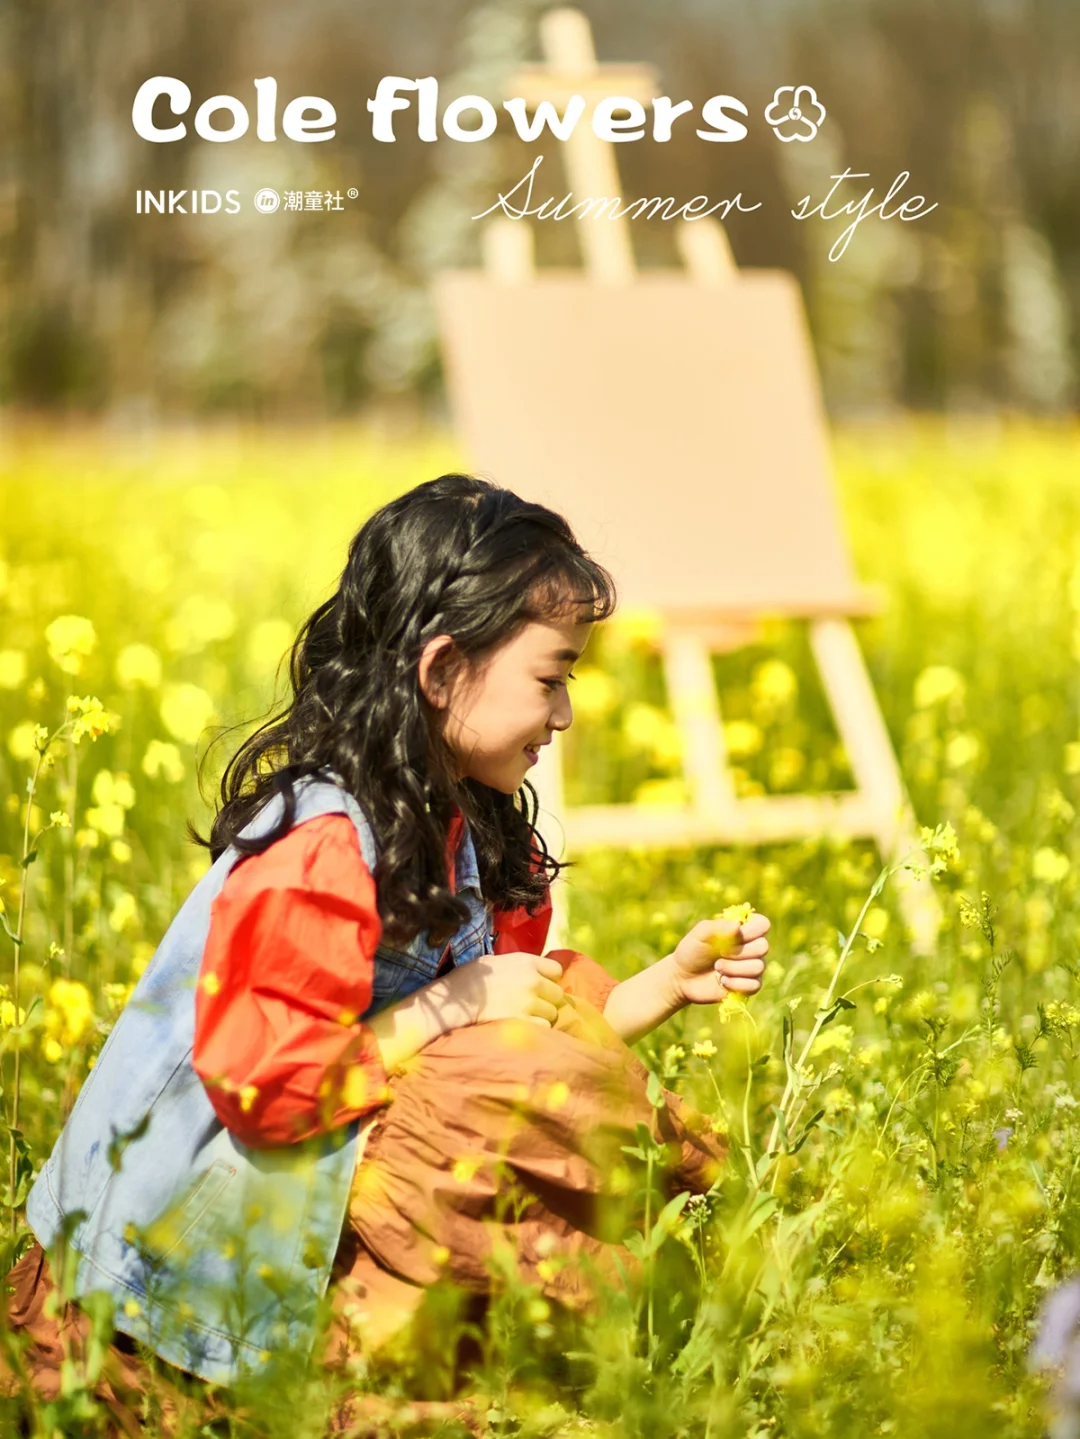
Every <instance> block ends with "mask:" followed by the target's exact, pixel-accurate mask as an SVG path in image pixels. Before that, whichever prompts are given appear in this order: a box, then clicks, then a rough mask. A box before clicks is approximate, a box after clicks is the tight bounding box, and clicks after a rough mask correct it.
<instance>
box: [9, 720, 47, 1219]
mask: <svg viewBox="0 0 1080 1439" xmlns="http://www.w3.org/2000/svg"><path fill="white" fill-rule="evenodd" d="M45 749H48V745H46V747H45ZM44 758H45V750H38V752H37V763H36V764H35V765H34V774H33V777H32V778H31V780H30V783H29V785H28V786H27V790H26V818H25V819H24V821H23V848H22V877H21V879H20V881H19V913H18V918H17V919H16V921H15V933H14V935H13V936H12V939H13V947H14V950H15V957H14V960H13V962H12V971H11V1002H12V1005H13V1007H14V1011H15V1031H16V1033H17V1035H18V1039H17V1040H16V1042H15V1074H14V1080H13V1083H12V1095H11V1133H10V1134H9V1136H8V1183H9V1185H10V1188H9V1190H8V1198H9V1200H10V1204H11V1210H10V1224H11V1237H12V1239H14V1238H15V1229H16V1225H15V1180H16V1176H17V1173H18V1149H17V1147H16V1141H15V1131H16V1130H17V1129H18V1127H19V1090H20V1082H21V1075H22V1029H21V1027H20V1023H19V957H20V955H21V953H22V941H23V925H24V923H25V920H26V895H27V889H28V888H29V884H30V865H29V864H28V863H27V861H28V859H29V857H30V815H31V811H32V810H33V808H34V796H35V794H36V793H37V784H38V778H39V776H40V775H41V762H42V760H43V759H44Z"/></svg>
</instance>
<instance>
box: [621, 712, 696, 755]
mask: <svg viewBox="0 0 1080 1439" xmlns="http://www.w3.org/2000/svg"><path fill="white" fill-rule="evenodd" d="M622 732H623V737H624V738H625V740H626V742H627V743H628V744H629V745H630V746H631V748H633V749H636V750H641V751H642V752H643V753H645V754H648V755H650V756H651V757H652V758H653V759H654V760H656V761H657V762H658V763H660V764H678V763H679V761H680V759H681V757H682V737H681V736H680V734H679V731H678V729H677V728H676V726H675V723H674V721H673V720H672V719H671V718H670V717H669V716H668V715H666V714H665V713H664V711H663V710H661V709H657V707H656V706H655V705H650V704H644V703H643V702H640V701H638V702H636V703H634V704H632V705H629V706H628V707H627V709H626V712H625V714H624V715H623V723H622Z"/></svg>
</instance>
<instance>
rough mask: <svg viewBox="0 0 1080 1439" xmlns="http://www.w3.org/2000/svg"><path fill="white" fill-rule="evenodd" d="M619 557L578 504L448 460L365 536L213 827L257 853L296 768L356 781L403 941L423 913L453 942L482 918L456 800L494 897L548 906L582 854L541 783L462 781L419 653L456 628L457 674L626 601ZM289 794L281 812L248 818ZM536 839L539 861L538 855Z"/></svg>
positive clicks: (388, 909)
mask: <svg viewBox="0 0 1080 1439" xmlns="http://www.w3.org/2000/svg"><path fill="white" fill-rule="evenodd" d="M615 605H616V593H615V585H614V581H613V580H612V578H611V576H610V574H609V573H608V572H607V570H605V569H604V568H603V567H602V566H601V565H599V564H598V563H597V562H596V561H595V560H593V559H591V558H590V556H589V555H587V554H586V553H585V551H584V550H583V549H582V548H581V546H580V545H579V544H578V542H577V541H576V539H575V538H574V535H573V532H572V530H571V529H570V526H569V525H568V524H567V522H566V520H565V519H563V517H562V516H561V515H558V514H556V513H555V512H554V511H552V510H549V509H546V508H545V507H544V506H543V505H538V504H531V503H529V502H528V501H526V500H523V499H521V498H519V496H517V495H515V494H513V493H512V491H510V490H507V489H503V488H502V487H501V486H498V485H495V484H492V483H491V482H489V481H487V480H482V479H477V478H474V477H473V476H471V475H458V474H450V475H441V476H440V477H439V478H438V479H435V480H429V481H428V482H427V483H425V484H421V485H417V486H416V487H415V488H414V489H412V490H409V491H408V492H407V493H406V494H404V495H401V496H399V498H397V499H395V500H392V501H391V502H390V503H389V504H387V505H384V506H383V507H382V508H381V509H380V510H378V511H376V513H375V514H373V515H372V516H371V518H370V519H369V520H368V521H367V522H366V523H365V524H364V525H363V526H362V527H361V529H360V530H359V532H358V533H357V535H356V536H355V538H354V539H353V541H352V544H351V545H350V546H349V557H348V562H347V564H346V566H345V570H344V573H343V574H342V576H341V582H340V584H339V586H338V589H337V592H336V593H335V594H334V595H333V596H332V598H330V599H329V600H327V601H326V603H325V604H322V605H320V606H319V608H318V609H317V610H316V611H315V612H314V614H312V615H311V616H310V618H309V619H308V620H307V621H306V622H305V623H304V625H303V626H302V628H301V630H300V633H299V635H298V637H297V639H296V643H295V644H294V645H293V648H292V653H291V656H290V664H289V672H290V678H291V682H292V692H293V693H292V702H291V703H290V704H288V705H287V707H286V708H285V709H284V710H283V711H281V712H280V713H277V714H275V715H272V716H271V717H270V718H269V719H267V720H266V722H265V723H264V724H262V725H261V726H260V728H259V729H257V730H256V731H255V732H254V733H253V734H252V735H251V736H250V737H249V738H248V739H247V740H246V741H245V743H244V744H243V745H242V746H241V747H240V749H239V750H238V751H237V753H236V754H235V755H234V756H233V758H232V759H231V760H230V762H229V764H228V765H227V767H226V769H225V773H224V775H223V777H222V781H221V805H220V808H219V810H218V813H217V816H216V818H215V820H214V824H213V827H212V830H211V834H210V838H209V840H201V843H203V844H206V845H207V846H208V847H209V849H210V851H211V854H212V855H213V856H214V858H215V859H216V858H217V856H218V855H220V854H221V853H222V852H223V851H224V850H225V849H226V848H227V847H228V846H229V845H233V846H234V847H235V848H236V849H237V850H239V851H240V853H241V854H245V855H246V854H255V853H258V852H260V851H261V850H263V849H265V848H266V847H267V846H268V845H270V844H272V843H273V842H274V841H275V840H276V839H279V838H281V836H282V835H284V834H285V833H286V832H287V831H288V830H289V829H290V828H291V826H292V824H293V820H294V817H295V796H294V792H293V783H294V781H296V780H298V779H300V778H302V777H303V776H305V775H312V774H315V773H316V772H318V771H320V770H324V769H330V770H332V771H334V773H335V774H337V775H338V776H339V777H340V779H341V781H342V782H343V783H344V785H345V786H346V788H347V789H348V790H349V791H350V792H351V793H352V794H353V795H354V796H355V798H356V800H357V801H358V803H359V804H360V806H361V808H362V809H363V811H364V813H365V815H366V816H367V818H368V821H369V822H370V824H371V825H372V828H373V830H374V833H375V841H376V849H377V852H378V861H377V864H376V869H375V882H376V892H377V896H378V906H379V914H380V917H381V919H382V923H383V929H384V933H385V935H386V937H387V939H388V941H390V942H393V943H399V944H400V943H407V942H408V941H409V940H410V939H412V938H413V937H414V936H415V935H416V934H418V933H419V932H420V931H421V930H426V931H427V932H428V935H429V937H430V941H431V942H432V943H435V944H441V943H445V941H446V940H447V939H448V938H449V937H450V935H452V934H453V933H454V932H455V931H456V930H457V929H458V928H459V927H460V925H461V923H462V922H463V921H464V920H465V918H466V917H467V911H466V906H465V903H464V901H463V900H461V899H458V898H456V897H455V896H454V895H453V894H452V893H451V890H450V887H449V878H448V875H447V872H446V860H445V850H446V842H447V835H448V832H449V825H450V819H451V816H452V813H453V807H454V805H455V804H457V805H460V807H461V809H462V811H463V812H464V815H465V818H466V820H467V822H468V824H469V827H470V830H471V833H472V837H473V842H474V844H475V847H476V856H477V863H478V866H479V870H480V883H481V887H482V889H483V893H484V896H485V898H486V899H489V900H491V901H492V902H493V903H495V904H499V905H506V906H518V905H524V906H525V907H526V908H527V909H529V910H530V911H533V910H535V909H536V907H537V906H538V904H539V902H540V901H541V900H542V898H543V896H544V893H545V891H546V888H547V885H548V883H549V882H550V880H551V879H552V878H554V877H555V876H556V875H558V873H559V871H560V870H561V869H562V868H564V865H563V864H561V863H560V862H559V861H558V860H556V859H555V858H554V857H553V856H552V855H550V854H549V853H548V851H547V847H546V846H545V844H544V842H543V839H542V838H541V836H540V835H539V833H538V832H537V831H536V829H535V828H534V825H535V821H536V813H537V796H536V791H535V790H534V789H533V787H532V785H530V784H528V783H527V782H523V784H522V786H521V789H519V790H518V791H517V793H516V794H513V795H508V794H503V793H501V792H499V791H496V790H493V789H492V788H490V787H489V786H488V785H484V784H481V783H479V782H478V781H476V780H473V779H471V778H467V779H464V780H459V779H458V778H457V772H456V768H455V764H454V758H453V755H452V752H451V750H450V748H449V746H448V744H447V743H446V741H445V739H444V738H443V737H442V733H441V729H442V726H441V724H440V723H439V718H438V713H439V712H438V711H437V710H435V709H434V708H433V707H432V706H431V705H429V704H428V703H427V701H426V700H425V699H424V696H423V694H422V692H421V689H420V684H419V678H418V663H419V660H420V655H421V653H422V651H423V649H424V646H425V644H426V643H427V641H428V640H430V639H431V638H432V637H433V636H435V635H440V634H448V635H450V636H451V637H452V638H453V640H454V645H453V648H452V650H451V653H450V656H449V665H448V667H447V671H446V672H447V675H448V678H450V679H452V678H453V676H454V674H455V673H458V672H460V671H461V670H462V669H464V668H465V667H468V666H470V665H473V666H475V665H477V664H479V663H481V662H482V661H483V660H484V659H485V658H486V657H487V656H488V655H489V654H490V653H491V652H492V651H494V650H495V649H496V648H498V647H499V646H500V645H502V644H503V643H505V642H506V641H508V640H511V639H513V638H514V637H515V635H517V634H518V633H519V632H520V630H521V629H522V628H524V626H525V625H527V624H528V623H530V622H531V621H541V620H547V621H551V620H552V619H553V618H556V617H562V616H564V615H566V616H571V617H572V618H574V619H577V620H583V621H585V622H592V621H596V620H602V619H606V618H607V617H608V616H609V615H610V614H611V613H612V612H613V611H614V609H615ZM274 794H281V795H282V797H283V800H284V813H283V815H282V819H281V822H280V824H279V825H277V826H276V828H274V829H273V830H271V831H270V832H268V833H267V834H265V835H264V836H262V837H261V838H259V839H241V838H240V832H241V831H242V830H243V829H244V827H245V826H246V825H247V824H248V823H249V821H250V820H251V819H252V818H253V817H254V816H255V815H256V814H257V813H258V811H259V810H260V809H261V808H262V807H263V805H265V803H266V802H267V800H268V799H269V798H270V797H271V796H272V795H274ZM534 853H535V855H536V857H537V861H538V868H537V870H536V871H535V872H534V870H533V868H532V856H533V854H534Z"/></svg>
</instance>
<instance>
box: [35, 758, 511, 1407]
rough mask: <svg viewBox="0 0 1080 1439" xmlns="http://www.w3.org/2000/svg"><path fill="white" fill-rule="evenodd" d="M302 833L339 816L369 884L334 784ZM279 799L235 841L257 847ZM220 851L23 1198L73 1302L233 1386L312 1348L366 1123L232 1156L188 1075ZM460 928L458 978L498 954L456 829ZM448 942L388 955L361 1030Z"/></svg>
mask: <svg viewBox="0 0 1080 1439" xmlns="http://www.w3.org/2000/svg"><path fill="white" fill-rule="evenodd" d="M296 801H297V803H296V817H295V821H294V823H295V824H300V823H303V822H304V821H305V820H308V819H311V818H313V817H315V816H316V815H323V814H347V815H348V816H349V818H350V819H351V820H352V822H353V824H354V825H355V827H356V833H357V838H358V841H359V845H360V850H361V853H362V855H363V858H364V860H365V863H366V864H367V865H368V867H369V869H371V870H374V867H375V860H376V852H375V843H374V836H373V832H372V829H371V826H370V824H369V823H368V821H367V819H366V818H365V816H364V813H363V811H362V810H361V808H360V806H359V805H358V804H357V803H356V801H355V799H354V798H353V797H352V796H351V795H350V794H348V793H347V792H346V791H345V790H344V789H343V788H342V787H341V786H340V785H339V784H338V783H336V782H335V781H334V779H333V777H327V778H322V777H320V778H318V779H313V780H306V781H302V782H301V783H299V784H298V785H297V786H296ZM281 813H282V801H281V799H280V797H275V798H274V799H273V800H272V801H270V802H269V803H268V804H267V805H266V807H265V808H264V809H263V810H262V811H261V812H260V814H259V815H258V816H256V818H255V819H254V820H253V821H252V822H251V824H250V825H248V827H247V829H246V830H245V831H244V834H245V836H247V835H256V834H259V833H265V832H266V830H268V829H269V828H270V827H271V826H272V825H273V824H274V823H275V822H277V820H278V819H279V818H280V815H281ZM239 859H240V856H239V855H238V853H237V851H236V850H235V849H234V848H232V847H231V846H230V848H229V849H227V850H226V851H225V852H224V853H223V854H222V855H220V856H219V858H218V860H217V861H216V863H215V864H214V865H213V866H212V868H211V869H210V870H209V871H208V872H207V874H206V875H204V876H203V878H202V879H201V880H200V881H199V883H198V884H197V885H196V886H195V888H194V890H193V891H192V893H191V894H190V895H189V896H188V898H187V900H186V901H185V903H184V904H183V906H182V907H181V909H180V911H179V913H178V914H177V916H176V918H175V919H174V921H173V923H172V924H171V925H170V927H169V929H168V931H167V933H166V935H165V937H164V939H163V940H162V941H161V944H160V945H159V946H158V949H157V951H156V952H155V954H154V957H153V959H152V960H151V961H150V963H149V965H148V966H147V969H146V971H145V973H144V974H143V976H142V978H141V979H140V980H139V983H138V986H137V987H136V989H135V991H134V993H133V994H132V996H131V999H130V1000H129V1002H128V1004H127V1006H126V1007H125V1009H124V1011H123V1013H122V1014H121V1015H120V1018H119V1019H118V1020H117V1022H116V1025H115V1027H114V1028H113V1031H112V1033H111V1034H110V1035H109V1037H108V1039H107V1040H106V1043H105V1046H104V1048H103V1049H102V1051H101V1054H100V1055H99V1057H98V1061H97V1063H96V1064H95V1066H94V1068H93V1069H92V1070H91V1072H90V1074H89V1076H88V1077H87V1079H86V1082H85V1084H84V1085H83V1087H82V1089H81V1091H80V1093H79V1096H78V1099H77V1100H76V1103H75V1107H74V1109H73V1110H72V1112H71V1116H70V1118H69V1119H68V1122H67V1124H66V1125H65V1126H64V1129H63V1131H62V1132H61V1134H60V1137H59V1139H58V1140H57V1142H56V1145H55V1147H54V1149H53V1152H52V1154H51V1156H50V1157H49V1159H48V1160H47V1161H46V1163H45V1165H44V1167H43V1168H42V1170H41V1173H40V1174H39V1176H38V1178H37V1180H36V1182H35V1184H34V1186H33V1188H32V1189H31V1191H30V1195H29V1198H28V1200H27V1206H26V1212H27V1218H28V1220H29V1223H30V1225H31V1227H32V1228H33V1230H34V1233H35V1234H36V1235H37V1237H38V1240H39V1241H40V1242H41V1244H42V1246H43V1247H44V1248H45V1249H46V1250H48V1251H49V1252H50V1254H51V1255H52V1258H53V1264H54V1267H55V1266H56V1265H57V1264H58V1263H59V1262H60V1256H61V1254H63V1255H64V1256H65V1257H64V1263H65V1264H66V1265H67V1269H66V1271H65V1278H66V1280H67V1282H68V1287H69V1292H71V1293H73V1294H74V1296H75V1297H76V1298H79V1297H82V1296H84V1295H86V1294H87V1293H89V1292H91V1291H101V1290H104V1291H106V1292H107V1293H108V1294H110V1295H111V1296H112V1298H113V1301H114V1306H115V1324H116V1327H117V1329H119V1330H121V1331H123V1332H124V1333H126V1334H129V1335H131V1336H133V1337H134V1338H136V1339H139V1340H141V1341H142V1342H143V1343H145V1344H147V1345H149V1346H150V1347H151V1348H152V1349H154V1350H155V1351H156V1352H157V1353H158V1354H160V1355H161V1356H162V1358H164V1359H166V1360H168V1361H169V1362H170V1363H172V1364H176V1365H179V1366H180V1367H181V1368H183V1369H188V1370H190V1371H191V1372H192V1373H195V1374H198V1375H200V1376H202V1377H203V1378H204V1379H209V1380H215V1381H217V1382H220V1383H226V1384H227V1383H231V1382H233V1381H235V1380H236V1379H237V1378H238V1377H239V1375H240V1374H241V1372H251V1371H255V1372H258V1370H259V1369H260V1368H261V1367H262V1366H265V1365H267V1364H269V1363H270V1362H271V1360H272V1358H273V1356H274V1355H275V1354H276V1353H278V1352H280V1351H281V1350H283V1349H287V1350H289V1351H291V1352H296V1351H300V1352H307V1351H309V1350H310V1348H311V1345H312V1343H313V1341H314V1337H315V1332H316V1325H317V1319H318V1308H319V1302H320V1300H321V1298H322V1296H323V1295H324V1293H325V1291H326V1286H327V1281H328V1279H329V1275H330V1269H331V1265H332V1263H333V1260H334V1255H335V1251H336V1249H337V1245H338V1240H339V1238H340V1234H341V1228H342V1224H343V1223H344V1218H345V1210H346V1205H347V1202H348V1197H349V1189H350V1186H351V1183H352V1177H353V1170H354V1167H355V1164H356V1157H357V1142H356V1139H357V1129H358V1127H359V1125H358V1122H357V1121H354V1122H353V1123H351V1124H349V1125H347V1126H343V1127H341V1128H340V1129H337V1130H334V1131H332V1132H331V1133H330V1134H327V1135H323V1136H318V1137H316V1138H313V1139H309V1140H305V1141H303V1142H301V1143H298V1144H293V1145H287V1146H281V1147H278V1148H273V1149H251V1148H248V1147H247V1146H245V1145H243V1144H241V1143H240V1142H239V1141H238V1140H237V1139H236V1138H235V1136H234V1135H232V1134H231V1133H230V1132H229V1131H228V1130H227V1129H226V1128H225V1127H224V1126H223V1125H222V1123H221V1121H220V1120H219V1119H218V1118H217V1115H216V1114H215V1113H214V1110H213V1108H212V1106H211V1104H210V1101H209V1099H208V1098H207V1095H206V1091H205V1089H204V1087H203V1084H202V1081H201V1080H200V1078H199V1076H198V1075H197V1074H196V1072H195V1070H194V1069H193V1068H192V1063H191V1052H192V1044H193V1040H194V1032H195V986H196V983H197V980H198V976H199V966H200V961H201V959H202V954H203V949H204V947H205V945H206V939H207V934H208V931H209V926H210V911H211V905H212V903H213V901H214V899H215V898H216V896H217V895H218V893H219V892H220V890H221V888H222V885H223V884H224V883H225V880H226V878H227V877H228V874H229V872H230V870H231V869H232V868H233V866H234V865H235V864H236V863H237V862H238V861H239ZM455 884H456V889H457V893H458V895H459V896H460V897H461V898H462V899H463V900H464V901H465V902H466V904H467V905H468V910H469V914H468V918H467V919H466V920H465V922H464V923H463V924H462V925H461V927H460V928H459V929H458V931H457V933H456V934H455V935H454V936H453V937H452V939H451V940H450V946H449V947H450V953H451V957H452V960H453V962H454V964H455V965H460V964H466V963H468V962H469V961H471V960H474V959H477V958H478V957H479V956H481V955H484V954H491V953H492V952H493V949H494V935H493V933H492V931H491V907H490V906H489V905H487V904H486V903H485V901H484V898H483V896H482V894H481V892H480V883H479V875H478V870H477V864H476V853H475V850H474V847H473V843H472V837H471V835H470V833H469V829H468V826H467V825H466V827H465V830H464V833H463V835H462V839H461V843H460V845H459V848H458V854H457V863H456V870H455ZM444 952H445V946H433V945H431V944H429V943H428V942H427V935H426V934H425V933H420V934H418V935H417V936H416V938H415V940H413V941H412V943H411V944H409V945H408V946H407V947H406V948H405V949H401V950H398V949H392V948H390V947H389V946H387V945H384V944H381V945H380V946H379V948H378V949H377V951H376V954H375V967H374V968H375V972H374V982H373V997H372V1002H371V1004H370V1006H369V1008H368V1009H367V1011H366V1013H365V1016H364V1017H369V1016H370V1015H372V1014H374V1013H375V1012H376V1011H377V1010H379V1009H382V1008H384V1007H385V1006H386V1005H388V1004H392V1003H393V1002H395V1001H396V1000H399V999H402V998H404V997H405V996H406V995H408V994H410V993H411V992H412V991H413V990H415V989H419V988H420V987H421V986H422V985H425V984H428V983H430V982H431V980H432V979H434V977H435V974H436V971H437V969H438V967H439V963H440V960H441V959H442V958H443V954H444Z"/></svg>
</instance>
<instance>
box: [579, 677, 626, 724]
mask: <svg viewBox="0 0 1080 1439" xmlns="http://www.w3.org/2000/svg"><path fill="white" fill-rule="evenodd" d="M571 698H572V699H573V703H574V710H575V712H576V713H577V714H579V715H580V716H581V718H582V719H587V720H600V719H603V718H604V716H605V715H609V714H610V713H611V711H612V710H613V709H614V708H615V706H616V705H617V704H618V703H619V686H618V684H617V683H616V681H615V680H614V679H612V677H611V675H609V674H607V673H606V672H605V671H604V670H602V669H600V668H599V666H597V665H581V666H579V668H578V670H577V674H576V678H575V681H574V688H573V693H572V696H571Z"/></svg>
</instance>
